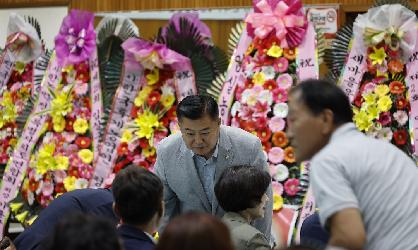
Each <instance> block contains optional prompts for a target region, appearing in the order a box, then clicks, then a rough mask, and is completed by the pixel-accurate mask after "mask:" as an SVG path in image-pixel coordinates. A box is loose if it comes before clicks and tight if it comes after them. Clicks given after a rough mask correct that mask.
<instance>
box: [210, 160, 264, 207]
mask: <svg viewBox="0 0 418 250" xmlns="http://www.w3.org/2000/svg"><path fill="white" fill-rule="evenodd" d="M270 183H271V177H270V174H269V173H268V172H266V171H264V170H263V169H261V168H259V167H254V166H245V165H244V166H233V167H229V168H227V169H225V170H224V172H222V174H221V176H220V177H219V180H218V182H217V183H216V185H215V195H216V198H217V199H218V203H219V205H220V206H221V207H222V208H223V209H224V210H225V211H226V212H239V211H242V210H245V209H247V208H254V207H255V206H257V205H258V204H259V203H260V202H261V198H262V197H263V195H264V194H265V193H266V191H267V188H268V187H269V185H270Z"/></svg>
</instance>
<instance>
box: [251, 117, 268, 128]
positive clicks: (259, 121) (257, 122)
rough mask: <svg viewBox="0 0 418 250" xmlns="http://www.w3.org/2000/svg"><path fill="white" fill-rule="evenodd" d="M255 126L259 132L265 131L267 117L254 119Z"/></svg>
mask: <svg viewBox="0 0 418 250" xmlns="http://www.w3.org/2000/svg"><path fill="white" fill-rule="evenodd" d="M254 121H255V126H256V128H257V129H259V130H266V128H267V122H268V119H267V116H259V117H256V118H255V120H254Z"/></svg>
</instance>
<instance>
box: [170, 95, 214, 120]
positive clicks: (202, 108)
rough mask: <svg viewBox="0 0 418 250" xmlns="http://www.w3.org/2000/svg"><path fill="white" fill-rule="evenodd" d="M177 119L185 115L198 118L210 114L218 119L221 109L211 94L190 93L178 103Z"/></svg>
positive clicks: (192, 118) (194, 118) (189, 117)
mask: <svg viewBox="0 0 418 250" xmlns="http://www.w3.org/2000/svg"><path fill="white" fill-rule="evenodd" d="M176 112H177V119H178V120H179V121H180V120H181V119H182V118H183V117H186V118H187V119H191V120H197V119H200V118H202V117H204V116H205V115H209V117H211V118H212V119H213V120H215V119H218V117H219V109H218V104H217V103H216V101H215V99H213V98H212V97H210V96H203V95H189V96H187V97H185V98H184V99H183V100H182V101H181V102H180V103H179V105H177V110H176Z"/></svg>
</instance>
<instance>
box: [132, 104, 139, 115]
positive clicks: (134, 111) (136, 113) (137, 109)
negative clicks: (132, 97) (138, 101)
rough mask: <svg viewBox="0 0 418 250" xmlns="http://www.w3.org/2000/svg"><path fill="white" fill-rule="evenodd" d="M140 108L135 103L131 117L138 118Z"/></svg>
mask: <svg viewBox="0 0 418 250" xmlns="http://www.w3.org/2000/svg"><path fill="white" fill-rule="evenodd" d="M138 111H139V108H138V107H137V106H135V105H133V107H132V109H131V117H133V118H136V117H137V116H138Z"/></svg>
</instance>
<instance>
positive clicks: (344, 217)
mask: <svg viewBox="0 0 418 250" xmlns="http://www.w3.org/2000/svg"><path fill="white" fill-rule="evenodd" d="M328 223H329V227H330V232H331V239H330V241H329V245H331V246H337V247H343V248H345V249H349V250H357V249H359V250H361V249H363V248H364V245H365V244H366V230H365V228H364V224H363V219H362V217H361V213H360V211H359V210H358V209H357V208H346V209H343V210H341V211H339V212H337V213H335V214H334V215H332V216H331V218H330V219H329V220H328Z"/></svg>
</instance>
